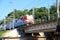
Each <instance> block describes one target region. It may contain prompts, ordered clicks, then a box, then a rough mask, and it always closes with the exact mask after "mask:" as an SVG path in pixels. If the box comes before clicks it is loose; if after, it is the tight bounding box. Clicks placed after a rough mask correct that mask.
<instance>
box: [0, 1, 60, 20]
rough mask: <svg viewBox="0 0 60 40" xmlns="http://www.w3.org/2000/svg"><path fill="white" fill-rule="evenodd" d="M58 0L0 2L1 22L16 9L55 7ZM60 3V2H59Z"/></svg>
mask: <svg viewBox="0 0 60 40" xmlns="http://www.w3.org/2000/svg"><path fill="white" fill-rule="evenodd" d="M55 2H56V0H0V20H2V19H4V18H5V16H7V15H8V14H9V13H10V12H12V11H13V10H14V9H17V10H24V9H31V8H33V7H37V8H38V7H47V8H48V4H49V6H51V5H53V4H54V3H55ZM59 2H60V0H59Z"/></svg>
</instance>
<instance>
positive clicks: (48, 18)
mask: <svg viewBox="0 0 60 40" xmlns="http://www.w3.org/2000/svg"><path fill="white" fill-rule="evenodd" d="M48 20H49V21H50V8H49V4H48Z"/></svg>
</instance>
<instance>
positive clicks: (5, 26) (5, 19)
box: [4, 17, 6, 30]
mask: <svg viewBox="0 0 60 40" xmlns="http://www.w3.org/2000/svg"><path fill="white" fill-rule="evenodd" d="M4 30H6V19H5V17H4Z"/></svg>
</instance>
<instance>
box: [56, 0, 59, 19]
mask: <svg viewBox="0 0 60 40" xmlns="http://www.w3.org/2000/svg"><path fill="white" fill-rule="evenodd" d="M56 8H57V17H58V18H59V2H58V0H56Z"/></svg>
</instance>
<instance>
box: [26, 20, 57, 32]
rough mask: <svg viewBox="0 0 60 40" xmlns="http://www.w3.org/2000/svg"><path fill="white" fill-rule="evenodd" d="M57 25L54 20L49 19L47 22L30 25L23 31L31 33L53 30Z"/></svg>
mask: <svg viewBox="0 0 60 40" xmlns="http://www.w3.org/2000/svg"><path fill="white" fill-rule="evenodd" d="M56 26H57V22H56V21H49V22H44V23H40V24H36V25H35V24H34V25H32V26H29V27H26V28H25V32H27V33H31V32H41V31H46V32H49V31H55V30H56Z"/></svg>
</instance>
